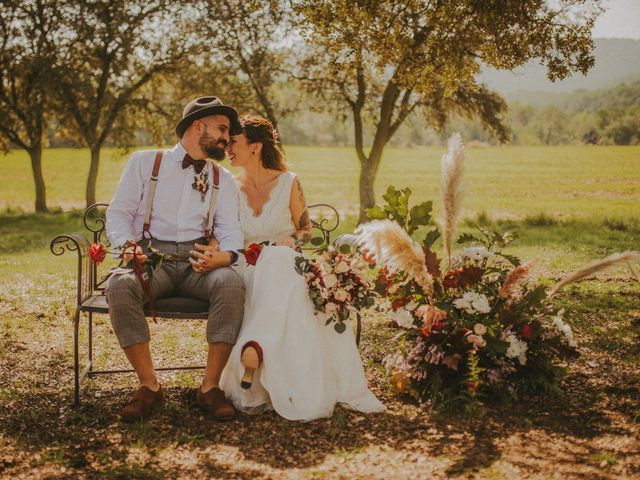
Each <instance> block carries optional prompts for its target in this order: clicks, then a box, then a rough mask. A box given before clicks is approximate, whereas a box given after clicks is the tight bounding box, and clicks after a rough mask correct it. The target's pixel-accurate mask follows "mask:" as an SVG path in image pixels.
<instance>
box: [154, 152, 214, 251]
mask: <svg viewBox="0 0 640 480" xmlns="http://www.w3.org/2000/svg"><path fill="white" fill-rule="evenodd" d="M163 154H164V152H163V151H162V150H158V152H157V153H156V159H155V162H154V164H153V171H152V172H151V181H150V183H149V195H147V202H146V206H145V213H144V224H143V225H142V238H149V239H151V233H150V231H149V228H150V226H151V207H152V206H153V197H154V196H155V194H156V186H157V184H158V173H160V163H161V162H162V155H163ZM212 167H213V189H212V190H211V201H210V203H209V211H208V212H207V220H206V223H205V228H204V236H205V237H206V239H207V240H209V238H211V235H213V212H214V210H215V206H216V201H217V198H218V190H219V189H220V167H219V166H218V164H217V163H214V162H212Z"/></svg>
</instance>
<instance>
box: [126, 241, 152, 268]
mask: <svg viewBox="0 0 640 480" xmlns="http://www.w3.org/2000/svg"><path fill="white" fill-rule="evenodd" d="M134 255H135V256H136V257H138V259H139V260H140V263H146V262H147V261H149V257H147V256H146V255H145V254H144V253H143V251H142V248H140V245H136V249H135V253H134V250H133V246H131V247H128V248H126V249H124V250H123V251H122V260H123V261H124V264H125V265H126V264H128V263H129V262H130V261H131V260H133V257H134Z"/></svg>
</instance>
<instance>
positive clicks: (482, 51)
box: [294, 0, 599, 222]
mask: <svg viewBox="0 0 640 480" xmlns="http://www.w3.org/2000/svg"><path fill="white" fill-rule="evenodd" d="M584 3H585V2H583V1H582V0H563V1H561V2H553V3H552V2H544V1H540V0H521V1H518V2H512V1H505V0H403V1H400V0H355V1H354V0H299V1H297V2H294V6H295V9H296V11H297V12H298V13H299V14H300V15H302V16H303V17H304V18H305V19H306V21H307V28H306V29H304V30H303V31H302V34H303V35H304V37H305V38H306V39H307V41H308V42H309V44H310V47H311V48H310V51H311V55H310V56H309V58H308V59H307V60H306V61H305V62H304V63H303V64H302V66H301V69H300V72H299V73H298V75H299V76H300V78H301V79H302V80H303V81H304V83H305V85H306V87H307V89H308V90H309V91H311V92H312V93H314V94H316V95H319V96H321V97H322V98H324V99H326V100H327V101H328V102H329V103H330V104H332V105H336V106H339V107H342V108H345V109H347V110H348V111H349V112H350V115H352V116H353V120H354V133H355V149H356V152H357V156H358V159H359V161H360V166H361V171H360V182H359V189H360V221H361V222H362V221H364V220H366V218H367V217H366V209H367V208H370V207H372V206H373V205H374V203H375V202H374V190H373V183H374V179H375V176H376V173H377V171H378V167H379V165H380V161H381V159H382V154H383V151H384V148H385V146H386V145H387V144H388V142H389V140H390V139H391V138H392V137H393V135H394V134H395V133H396V131H397V130H398V128H399V127H400V125H402V123H403V122H404V121H405V120H406V118H407V117H408V116H409V114H410V113H411V112H413V111H421V113H422V114H423V115H424V116H425V118H426V119H427V121H428V123H429V124H430V125H431V126H433V127H435V128H436V129H441V128H442V127H443V126H444V124H445V123H446V121H447V119H448V118H449V116H450V115H452V114H456V113H457V114H459V115H462V116H464V117H474V116H477V117H479V119H480V120H481V121H482V123H483V125H484V126H485V127H486V128H488V129H489V130H490V131H491V132H492V133H493V134H494V135H495V136H497V138H498V139H499V140H500V141H505V140H506V139H507V136H508V129H507V127H506V125H505V123H504V119H503V117H504V113H505V111H506V103H505V102H504V100H503V99H502V98H501V97H500V96H499V95H498V94H496V93H495V92H493V91H491V90H489V89H488V88H487V87H486V86H485V85H482V84H480V83H479V82H478V80H477V74H478V73H479V72H480V66H481V65H482V64H484V65H488V66H491V67H494V68H498V69H513V68H515V67H518V66H521V65H523V64H524V63H525V62H527V61H528V60H531V59H534V58H537V59H539V61H540V62H541V63H542V64H544V65H546V67H547V71H548V77H549V78H550V79H551V80H555V79H561V78H564V77H566V76H567V75H569V74H570V73H571V72H572V71H576V70H578V71H581V72H583V73H584V72H586V71H587V70H588V69H589V68H590V67H591V66H592V65H593V62H594V59H593V56H592V55H591V52H592V50H593V43H592V40H591V29H592V27H593V23H594V21H595V18H596V15H597V13H598V12H599V7H598V4H597V2H591V3H592V4H594V5H593V6H592V7H588V6H584ZM368 120H370V121H371V124H373V128H372V131H373V141H372V144H371V147H370V148H369V149H366V148H365V145H364V142H363V139H364V129H365V128H366V125H367V121H368Z"/></svg>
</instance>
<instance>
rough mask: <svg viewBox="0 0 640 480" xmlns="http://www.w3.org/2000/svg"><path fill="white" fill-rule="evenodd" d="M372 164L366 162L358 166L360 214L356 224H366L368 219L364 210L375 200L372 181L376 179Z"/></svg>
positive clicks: (373, 203)
mask: <svg viewBox="0 0 640 480" xmlns="http://www.w3.org/2000/svg"><path fill="white" fill-rule="evenodd" d="M371 167H372V163H371V161H370V160H367V161H366V162H364V163H361V164H360V213H359V216H358V224H361V223H364V222H366V221H367V220H368V219H369V218H368V217H367V214H366V212H365V210H366V209H367V208H371V207H373V206H374V205H375V203H376V199H375V194H374V192H373V181H374V180H375V178H376V172H375V169H373V168H371Z"/></svg>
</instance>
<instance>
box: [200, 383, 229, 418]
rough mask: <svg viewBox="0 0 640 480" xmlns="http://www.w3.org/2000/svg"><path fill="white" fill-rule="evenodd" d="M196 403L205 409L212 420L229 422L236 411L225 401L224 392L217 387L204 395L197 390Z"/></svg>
mask: <svg viewBox="0 0 640 480" xmlns="http://www.w3.org/2000/svg"><path fill="white" fill-rule="evenodd" d="M196 402H197V403H198V405H199V406H201V407H202V408H205V409H206V410H207V412H209V415H211V416H212V417H213V418H214V420H231V419H232V418H233V417H234V416H235V415H236V409H235V408H233V405H231V404H230V403H229V402H228V401H227V399H226V397H225V396H224V392H223V391H222V390H220V389H219V388H218V387H214V388H212V389H211V390H208V391H207V392H206V393H202V390H200V389H199V388H198V395H197V396H196Z"/></svg>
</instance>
